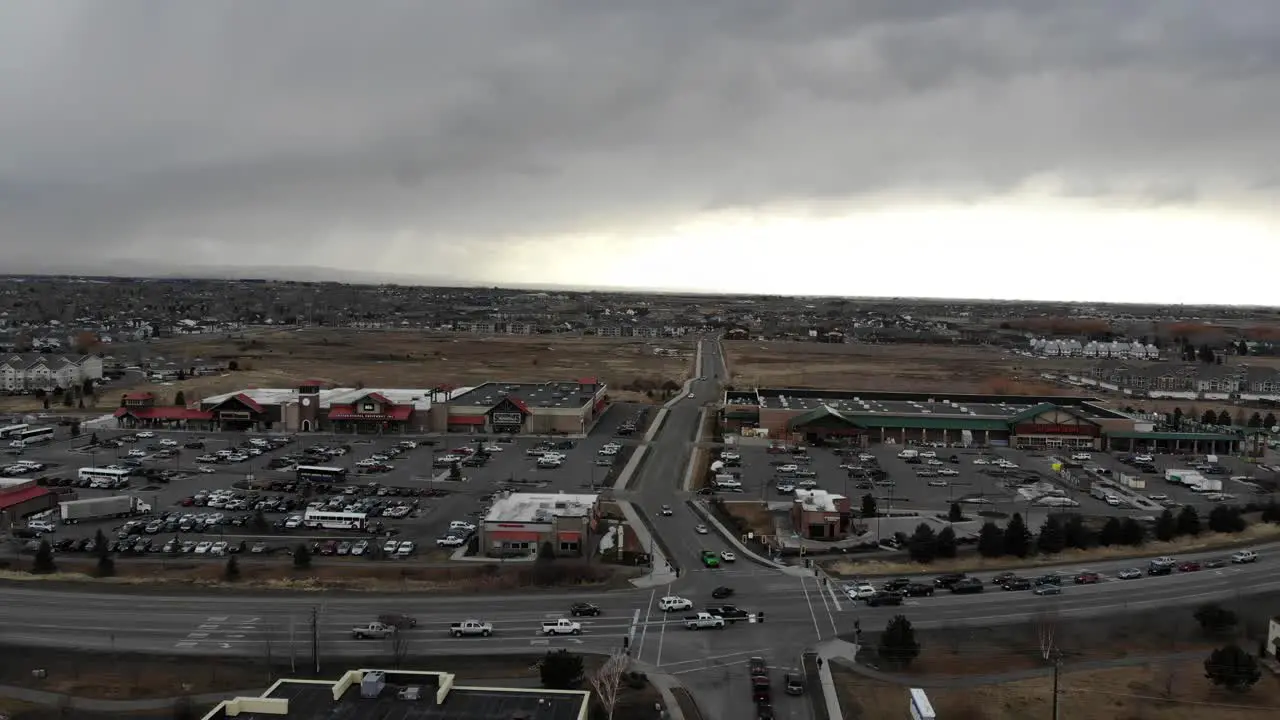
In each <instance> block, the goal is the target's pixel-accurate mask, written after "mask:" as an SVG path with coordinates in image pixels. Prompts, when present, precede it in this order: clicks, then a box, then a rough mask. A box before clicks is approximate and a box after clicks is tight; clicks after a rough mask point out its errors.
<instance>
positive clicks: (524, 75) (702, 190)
mask: <svg viewBox="0 0 1280 720" xmlns="http://www.w3.org/2000/svg"><path fill="white" fill-rule="evenodd" d="M1278 117H1280V0H1220V1H1219V2H1204V0H1069V1H1064V0H1015V1H1010V2H1000V1H997V0H830V1H828V0H794V1H793V2H779V1H778V0H697V2H689V0H680V1H676V0H631V1H628V2H601V1H600V0H512V1H511V2H490V1H488V0H466V1H465V2H463V1H459V0H448V1H445V0H405V1H404V2H392V1H389V0H388V1H379V0H369V1H366V2H351V1H350V0H343V1H341V2H338V1H336V0H334V1H331V0H297V1H294V0H284V1H282V0H276V1H266V2H234V3H233V2H219V1H218V0H203V1H202V2H180V3H177V2H133V1H130V0H98V1H97V2H73V1H72V0H56V1H50V0H7V1H6V2H4V3H0V139H2V140H0V143H2V147H0V247H2V249H3V255H2V256H0V257H3V260H2V261H0V267H3V266H10V267H13V268H26V267H49V266H59V265H60V264H68V263H71V264H76V265H77V267H78V265H80V264H83V263H86V262H93V261H95V260H96V259H98V258H102V259H104V260H108V259H110V260H113V261H114V262H116V263H119V262H120V261H122V260H134V259H138V260H143V261H146V262H147V263H152V264H157V263H158V264H163V265H166V266H172V267H173V268H174V269H175V270H182V269H186V270H194V269H196V268H198V267H200V266H227V265H234V266H244V267H246V268H253V267H279V266H283V265H289V264H295V263H296V264H301V265H310V266H323V267H332V268H339V269H341V268H350V269H353V270H356V269H358V270H361V271H377V272H393V273H398V274H406V273H408V274H420V275H422V276H423V277H428V278H431V279H440V278H453V279H456V280H457V281H459V282H482V283H495V284H504V283H506V284H518V283H522V282H523V283H570V284H575V285H591V284H601V285H615V286H616V285H628V286H642V287H676V288H704V289H707V290H716V291H744V292H774V293H811V294H816V293H828V294H840V295H890V296H908V295H915V296H944V297H1021V298H1057V299H1076V300H1095V299H1096V300H1122V301H1154V302H1206V301H1210V302H1242V303H1263V304H1280V284H1277V283H1276V282H1275V280H1274V278H1275V276H1276V270H1277V269H1278V268H1280V202H1277V201H1278V200H1280V197H1278V196H1280V131H1278V128H1280V126H1278V125H1277V118H1278ZM247 272H250V271H247ZM336 279H340V278H336Z"/></svg>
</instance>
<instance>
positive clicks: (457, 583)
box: [0, 558, 640, 593]
mask: <svg viewBox="0 0 1280 720" xmlns="http://www.w3.org/2000/svg"><path fill="white" fill-rule="evenodd" d="M57 563H58V572H57V573H53V574H49V575H32V574H30V573H27V572H17V571H14V570H0V580H4V581H6V582H87V583H101V584H109V585H115V586H120V585H153V584H170V585H191V586H200V587H218V586H221V587H227V588H240V589H267V590H298V591H313V592H320V591H325V590H350V591H361V592H388V591H391V592H410V591H413V592H433V593H448V592H491V591H503V590H516V589H520V588H525V589H532V588H534V587H536V586H537V578H536V577H535V572H534V568H533V565H532V564H531V563H522V564H519V565H514V564H513V565H500V564H498V563H496V562H495V563H468V564H465V565H461V564H460V565H456V566H448V567H438V566H436V567H433V566H422V565H416V566H415V565H407V564H406V565H396V564H390V563H388V564H368V563H361V564H352V565H342V564H336V563H335V564H332V565H317V566H316V567H313V568H311V569H310V570H294V569H292V567H291V565H290V564H289V560H288V558H285V559H283V560H277V561H276V562H251V561H241V562H240V563H239V567H240V579H239V580H236V581H234V582H228V581H226V580H225V579H224V572H225V568H226V565H225V564H224V563H222V562H208V563H205V562H191V561H186V560H182V559H177V560H174V561H172V562H159V563H158V562H146V561H139V562H130V561H129V560H128V559H127V558H124V559H118V560H117V561H116V563H115V571H116V574H115V575H114V576H113V577H109V578H97V577H95V576H94V571H95V568H96V565H97V561H96V560H91V559H68V558H58V560H57ZM13 567H22V568H23V569H27V568H29V567H30V560H29V559H24V562H23V563H22V565H21V566H19V565H14V566H13ZM558 569H560V570H562V571H563V577H561V578H560V579H559V581H558V582H555V583H554V584H555V585H557V586H560V587H566V586H572V587H591V588H596V589H602V588H610V587H615V586H623V585H625V584H626V583H627V581H628V579H629V578H630V577H632V576H634V575H635V574H636V573H638V572H640V571H639V570H638V569H635V568H626V567H617V566H611V565H603V564H598V563H592V564H585V563H583V564H576V563H575V564H566V565H559V566H558Z"/></svg>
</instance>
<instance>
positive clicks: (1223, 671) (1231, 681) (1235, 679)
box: [1204, 645, 1262, 692]
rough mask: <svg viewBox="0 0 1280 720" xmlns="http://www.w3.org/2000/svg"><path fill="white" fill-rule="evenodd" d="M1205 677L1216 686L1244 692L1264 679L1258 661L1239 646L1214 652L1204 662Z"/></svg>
mask: <svg viewBox="0 0 1280 720" xmlns="http://www.w3.org/2000/svg"><path fill="white" fill-rule="evenodd" d="M1204 676H1205V677H1206V678H1208V679H1209V681H1210V682H1212V683H1213V684H1214V685H1217V686H1219V687H1225V688H1227V689H1229V690H1234V691H1236V692H1244V691H1245V690H1248V689H1249V688H1251V687H1253V684H1254V683H1256V682H1258V680H1260V679H1261V678H1262V671H1261V670H1259V669H1258V661H1257V659H1256V658H1254V657H1253V656H1252V655H1250V654H1249V653H1247V652H1245V651H1244V650H1242V649H1240V647H1239V646H1237V645H1227V646H1226V647H1222V648H1218V649H1217V650H1214V651H1213V652H1212V653H1211V654H1210V655H1209V657H1208V658H1207V659H1206V660H1205V661H1204Z"/></svg>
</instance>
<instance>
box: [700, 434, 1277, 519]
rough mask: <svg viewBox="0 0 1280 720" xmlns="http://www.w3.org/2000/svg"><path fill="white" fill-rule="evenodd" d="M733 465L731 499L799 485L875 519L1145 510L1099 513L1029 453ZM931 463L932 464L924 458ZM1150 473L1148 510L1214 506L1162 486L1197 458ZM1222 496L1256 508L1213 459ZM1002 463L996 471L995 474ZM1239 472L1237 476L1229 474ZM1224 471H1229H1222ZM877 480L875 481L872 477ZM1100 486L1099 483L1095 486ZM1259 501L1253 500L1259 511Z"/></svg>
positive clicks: (1160, 463) (746, 453)
mask: <svg viewBox="0 0 1280 720" xmlns="http://www.w3.org/2000/svg"><path fill="white" fill-rule="evenodd" d="M903 450H914V451H915V452H917V453H919V454H918V455H917V457H916V458H912V459H908V458H904V457H899V454H900V453H902V451H903ZM729 452H730V453H731V455H730V457H732V454H736V455H737V456H738V457H737V459H736V460H733V461H731V462H730V463H729V466H727V467H724V468H722V469H721V470H720V472H722V473H732V474H735V475H737V479H738V480H739V482H740V483H741V488H740V489H735V490H732V491H726V492H724V494H725V496H726V497H727V498H728V497H730V496H732V497H737V498H741V499H761V500H766V501H773V502H777V501H785V500H786V498H787V497H788V496H789V491H787V490H786V489H785V487H784V488H779V487H778V486H779V485H780V484H783V485H793V486H795V487H798V488H804V487H806V485H811V486H812V487H816V488H820V489H823V490H827V491H829V492H834V493H839V494H841V495H845V496H847V497H850V498H851V499H852V501H853V505H854V507H855V509H856V508H857V507H858V505H859V504H860V502H861V501H860V498H861V497H862V496H863V495H865V494H867V493H871V494H872V495H874V496H875V497H876V499H877V501H878V503H879V507H880V509H881V510H889V509H892V510H915V511H918V512H945V511H946V510H947V508H948V507H949V506H950V504H951V503H952V502H958V503H960V504H961V505H962V506H963V507H965V508H966V512H970V511H975V510H977V509H982V510H993V511H999V512H1003V513H1013V512H1020V513H1022V514H1023V515H1024V516H1035V517H1036V519H1039V518H1041V517H1043V513H1047V512H1053V511H1055V510H1063V511H1069V512H1080V513H1084V514H1087V515H1129V514H1135V513H1138V514H1149V513H1150V512H1151V510H1152V508H1153V507H1156V505H1151V506H1148V507H1134V506H1133V505H1131V504H1128V503H1122V504H1121V505H1119V506H1113V505H1109V504H1108V503H1107V502H1104V501H1103V500H1101V499H1099V498H1096V497H1093V496H1091V495H1090V494H1089V493H1088V492H1087V491H1085V490H1083V489H1076V488H1073V487H1071V486H1070V485H1068V484H1064V483H1062V482H1061V481H1060V480H1059V479H1058V477H1057V473H1056V472H1055V471H1054V470H1053V467H1052V466H1053V464H1054V463H1055V462H1056V461H1059V460H1063V459H1068V458H1069V457H1070V454H1071V453H1070V451H1058V452H1056V453H1052V452H1029V451H1022V450H1015V449H1012V448H1004V447H998V448H985V449H981V450H979V449H972V448H955V447H953V448H946V447H911V448H904V447H900V446H896V445H873V446H871V447H869V448H867V449H865V450H863V449H858V450H847V451H844V452H843V453H841V451H839V450H836V449H834V448H823V447H808V448H806V449H805V451H804V452H802V453H800V454H796V453H792V452H783V451H781V450H779V449H776V448H775V449H773V451H771V450H770V448H768V447H766V446H760V445H754V446H752V445H738V446H735V447H733V448H731V449H730V450H729ZM930 454H932V455H933V456H934V457H928V455H930ZM1090 455H1091V459H1090V460H1088V461H1087V462H1082V463H1080V465H1082V466H1084V467H1082V468H1078V469H1074V470H1073V471H1072V472H1074V473H1077V474H1080V475H1086V474H1087V472H1086V470H1085V469H1084V468H1085V467H1090V468H1091V467H1098V468H1105V469H1106V470H1107V471H1108V472H1109V473H1110V475H1109V476H1105V477H1111V478H1115V477H1118V473H1120V472H1127V473H1129V474H1135V475H1137V474H1139V473H1138V472H1137V471H1136V470H1135V469H1134V468H1133V467H1131V466H1129V465H1126V464H1124V463H1123V462H1121V460H1120V457H1119V456H1117V455H1108V454H1107V453H1101V452H1094V453H1090ZM1154 460H1155V464H1156V466H1157V468H1158V470H1159V473H1154V474H1142V475H1141V476H1142V477H1143V478H1144V479H1145V480H1146V481H1147V486H1146V488H1145V489H1140V490H1135V491H1134V492H1136V493H1137V494H1140V495H1142V496H1144V497H1149V496H1155V497H1156V499H1157V500H1156V502H1157V503H1158V504H1165V505H1168V506H1180V505H1183V504H1190V505H1194V506H1196V507H1197V509H1200V510H1202V511H1203V512H1208V509H1209V508H1211V507H1212V506H1213V505H1214V504H1215V501H1217V502H1222V501H1224V500H1219V499H1217V498H1216V497H1214V496H1212V495H1208V496H1206V495H1205V494H1202V493H1196V492H1192V491H1191V490H1189V489H1187V488H1184V487H1181V486H1177V485H1173V484H1171V483H1168V482H1166V481H1165V480H1164V476H1163V471H1164V470H1165V469H1167V468H1192V467H1194V465H1195V464H1197V462H1200V463H1202V462H1203V461H1204V458H1203V457H1202V458H1199V459H1198V460H1197V459H1195V458H1191V457H1188V456H1156V457H1155V459H1154ZM1221 460H1222V465H1223V467H1224V470H1223V474H1220V475H1216V476H1215V477H1219V478H1221V479H1222V480H1223V484H1224V492H1225V493H1228V494H1229V495H1234V496H1235V499H1234V500H1231V499H1230V498H1227V499H1225V501H1228V502H1239V503H1241V504H1243V503H1246V502H1249V501H1251V500H1256V499H1258V498H1259V496H1258V495H1257V494H1255V492H1254V488H1252V487H1250V486H1248V485H1246V484H1245V483H1242V482H1239V481H1238V480H1232V479H1231V478H1232V477H1233V475H1232V474H1231V473H1232V472H1240V473H1243V472H1245V471H1244V470H1243V468H1244V467H1248V466H1247V465H1244V463H1243V461H1239V460H1238V459H1236V458H1222V459H1221ZM1000 462H1003V463H1004V464H1003V465H1000V464H997V463H1000ZM1237 464H1239V465H1241V466H1242V467H1241V468H1236V465H1237ZM1229 468H1235V469H1234V470H1231V469H1229ZM875 469H879V470H881V471H883V473H884V474H883V475H882V476H876V475H874V474H873V472H872V471H874V470H875ZM1105 477H1104V478H1100V479H1105ZM1046 492H1052V493H1056V494H1057V495H1058V496H1060V497H1062V498H1065V499H1066V500H1070V501H1074V502H1075V503H1079V504H1078V505H1067V504H1066V503H1065V502H1064V505H1066V506H1065V507H1061V508H1057V507H1054V506H1053V505H1052V504H1051V502H1052V501H1046V500H1044V499H1039V500H1038V499H1037V498H1043V496H1044V495H1045V493H1046ZM1267 497H1269V495H1268V496H1262V500H1263V501H1265V500H1266V499H1267Z"/></svg>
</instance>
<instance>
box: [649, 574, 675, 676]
mask: <svg viewBox="0 0 1280 720" xmlns="http://www.w3.org/2000/svg"><path fill="white" fill-rule="evenodd" d="M670 594H671V585H670V584H668V585H667V595H670ZM667 623H668V621H667V620H663V622H662V629H661V630H659V631H658V656H657V658H655V660H654V663H653V665H654V667H662V643H663V641H665V640H666V639H667Z"/></svg>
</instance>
